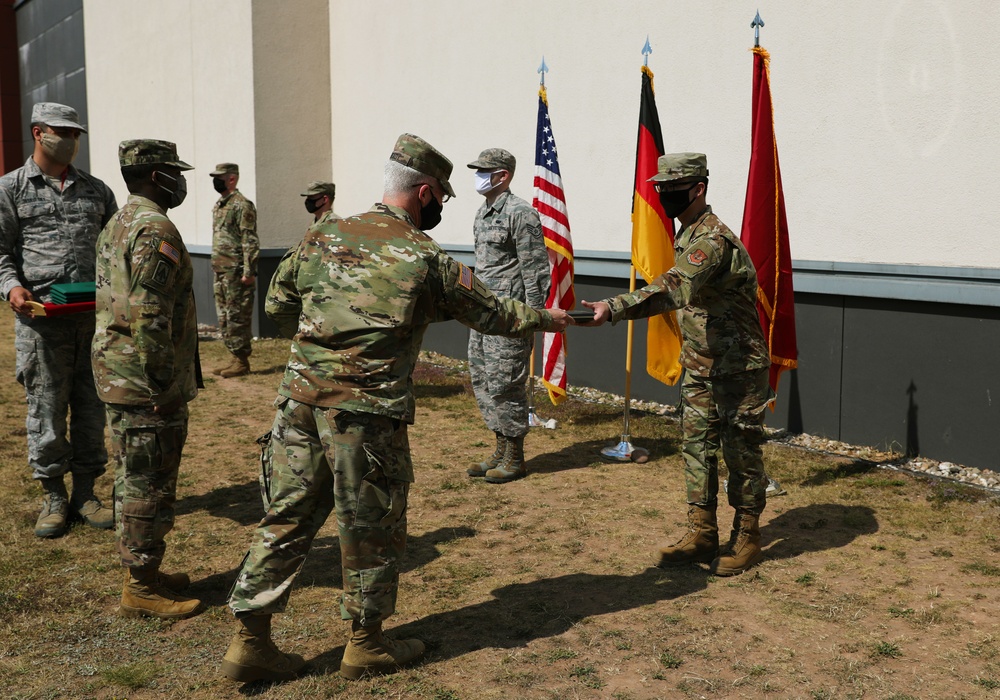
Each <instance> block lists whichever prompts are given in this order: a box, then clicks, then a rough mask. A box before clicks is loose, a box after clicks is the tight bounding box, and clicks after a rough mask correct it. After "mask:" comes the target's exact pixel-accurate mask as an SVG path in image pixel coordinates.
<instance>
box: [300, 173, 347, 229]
mask: <svg viewBox="0 0 1000 700" xmlns="http://www.w3.org/2000/svg"><path fill="white" fill-rule="evenodd" d="M336 194H337V186H336V185H335V184H333V183H332V182H320V181H319V180H314V181H312V182H310V183H309V185H308V186H307V187H306V191H305V192H303V193H302V196H303V197H305V198H306V199H305V204H306V211H307V212H309V213H310V214H312V215H313V223H314V224H318V223H319V222H320V220H323V221H326V220H328V219H339V218H340V217H339V216H337V215H336V214H335V213H334V211H333V198H334V196H335V195H336Z"/></svg>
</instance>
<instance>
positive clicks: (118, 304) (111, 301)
mask: <svg viewBox="0 0 1000 700" xmlns="http://www.w3.org/2000/svg"><path fill="white" fill-rule="evenodd" d="M118 162H119V164H120V165H121V170H122V177H123V178H124V180H125V185H126V186H127V187H128V191H129V193H130V194H129V198H128V201H127V202H126V203H125V206H124V207H122V208H121V210H120V211H119V212H118V213H117V214H116V215H115V217H114V218H113V219H112V220H111V221H110V223H108V225H107V226H106V227H105V228H104V230H103V231H101V235H100V237H99V238H98V240H97V333H96V335H94V343H93V352H92V359H93V364H94V378H95V380H96V382H97V390H98V394H99V395H100V397H101V400H102V401H104V402H105V408H106V412H107V418H108V428H109V430H110V432H111V447H112V451H113V453H114V456H115V505H116V513H117V516H118V522H117V539H118V553H119V555H120V557H121V562H122V566H123V567H125V568H126V569H127V571H128V573H127V574H126V576H125V586H124V588H123V589H122V601H121V614H122V615H126V616H135V615H147V616H150V617H159V618H165V619H168V618H182V617H189V616H191V615H193V614H194V613H195V612H196V611H197V608H198V605H199V601H198V600H196V599H194V598H185V597H184V596H181V595H178V594H177V591H179V590H182V589H184V588H186V587H187V585H188V583H189V582H190V580H189V578H188V575H187V574H183V573H179V574H164V573H161V572H160V563H161V562H162V561H163V553H164V551H165V550H166V544H165V543H164V541H163V540H164V537H165V536H166V534H167V533H168V532H170V530H171V528H173V525H174V499H175V496H176V493H177V470H178V467H179V466H180V461H181V451H182V450H183V448H184V441H185V439H186V438H187V425H188V407H187V404H188V402H189V401H191V400H192V399H193V398H194V397H195V395H196V394H197V393H198V388H197V370H196V367H195V357H196V352H197V347H198V323H197V318H196V314H195V307H194V293H193V292H192V289H191V281H192V277H193V273H192V270H191V258H190V256H189V255H188V251H187V248H186V247H185V246H184V240H183V239H182V238H181V235H180V233H178V231H177V228H176V227H175V226H174V224H173V223H172V222H171V221H170V219H168V218H167V210H168V209H173V208H176V207H179V206H180V205H181V202H183V201H184V197H185V195H187V183H186V181H185V180H184V175H182V174H181V171H183V170H191V166H190V165H188V164H187V163H185V162H183V161H182V160H180V159H179V158H178V157H177V147H176V146H175V145H174V144H172V143H170V142H168V141H155V140H152V139H138V140H131V141H122V142H121V144H120V145H119V146H118Z"/></svg>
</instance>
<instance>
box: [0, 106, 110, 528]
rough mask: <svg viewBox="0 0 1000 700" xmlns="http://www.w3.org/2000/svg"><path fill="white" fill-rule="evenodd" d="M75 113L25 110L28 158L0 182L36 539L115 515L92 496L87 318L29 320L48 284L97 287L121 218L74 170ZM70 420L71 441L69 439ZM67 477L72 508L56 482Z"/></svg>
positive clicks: (103, 457) (90, 320)
mask: <svg viewBox="0 0 1000 700" xmlns="http://www.w3.org/2000/svg"><path fill="white" fill-rule="evenodd" d="M79 119H80V118H79V116H77V113H76V110H74V109H72V108H71V107H67V106H66V105H61V104H56V103H54V102H39V103H38V104H36V105H35V106H34V107H33V108H32V110H31V135H32V138H33V139H34V143H35V146H34V151H33V153H32V155H31V157H30V158H28V160H27V162H26V163H25V164H24V165H23V166H22V167H20V168H18V169H17V170H14V171H12V172H9V173H7V174H6V175H4V176H3V177H2V178H0V296H2V297H3V298H4V299H5V300H7V301H8V302H9V303H10V307H11V309H13V310H14V312H15V313H16V314H17V316H16V320H15V323H14V331H15V338H14V346H15V351H16V357H17V381H18V382H20V383H21V384H22V385H23V386H24V393H25V397H26V398H27V403H28V416H27V435H28V464H29V466H30V467H31V470H32V476H33V478H35V479H37V480H39V481H40V482H41V484H42V488H43V489H44V492H45V497H44V501H43V503H42V509H41V512H40V513H39V516H38V521H37V523H36V524H35V534H36V535H38V536H39V537H58V536H60V535H62V534H63V533H64V532H65V531H66V522H67V516H68V515H69V511H70V510H72V511H73V512H74V513H75V514H76V515H78V516H79V517H81V518H82V519H83V520H84V521H86V522H87V523H88V524H90V525H92V526H94V527H99V528H105V529H106V528H110V527H111V526H112V525H113V523H114V520H113V516H112V512H111V509H110V508H105V507H104V506H103V504H102V503H101V501H100V499H98V498H97V497H96V496H95V495H94V480H95V479H96V478H97V477H98V476H100V475H101V474H103V473H104V470H105V464H106V462H107V460H108V454H107V450H106V449H105V446H104V411H103V407H102V405H101V402H100V401H99V400H98V398H97V394H96V393H95V391H94V377H93V374H92V373H91V369H90V341H91V338H93V336H94V314H93V313H91V312H87V313H79V314H73V315H67V316H60V317H52V318H49V317H43V316H38V317H34V316H33V315H32V311H31V307H30V306H29V305H28V302H32V301H34V302H41V303H45V302H50V301H51V300H52V299H51V289H52V285H53V284H61V283H67V282H91V281H93V280H94V243H95V241H96V240H97V234H98V233H99V232H100V230H101V227H102V226H104V224H105V223H107V221H108V219H110V218H111V216H112V215H113V214H114V213H115V211H116V210H117V209H118V205H117V204H116V203H115V196H114V195H113V194H112V193H111V190H110V189H109V188H108V186H107V185H105V184H104V183H103V182H101V181H100V180H98V179H97V178H96V177H93V176H92V175H89V174H87V173H85V172H83V171H81V170H77V169H76V168H74V167H73V166H72V165H71V162H72V161H73V159H74V157H75V156H76V152H77V148H78V147H79V139H80V133H81V132H85V131H86V130H85V129H84V128H83V127H82V126H81V125H80V124H79ZM67 413H69V422H70V426H69V439H67V430H66V429H67ZM67 471H69V472H71V473H72V475H73V496H72V499H71V500H69V496H68V493H67V491H66V484H65V483H64V481H63V476H64V475H65V474H66V472H67Z"/></svg>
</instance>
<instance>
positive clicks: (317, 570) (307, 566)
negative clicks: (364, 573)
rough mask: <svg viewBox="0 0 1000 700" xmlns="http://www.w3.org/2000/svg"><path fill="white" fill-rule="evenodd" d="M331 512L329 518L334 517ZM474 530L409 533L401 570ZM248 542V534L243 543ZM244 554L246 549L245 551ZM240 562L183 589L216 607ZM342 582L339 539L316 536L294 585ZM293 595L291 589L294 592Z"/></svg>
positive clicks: (425, 561) (225, 596)
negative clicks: (410, 535) (415, 534)
mask: <svg viewBox="0 0 1000 700" xmlns="http://www.w3.org/2000/svg"><path fill="white" fill-rule="evenodd" d="M334 517H335V516H334V515H333V514H331V515H330V518H331V519H332V518H334ZM475 535H476V531H475V530H473V529H472V528H471V527H443V528H440V529H438V530H434V531H433V532H426V533H424V534H422V535H418V536H416V537H408V538H407V543H406V554H405V555H404V556H403V561H402V563H401V565H400V567H399V572H400V574H406V573H407V572H409V571H413V570H414V569H419V568H420V567H422V566H425V565H427V564H429V563H431V562H432V561H434V560H435V559H437V558H438V557H440V556H441V554H442V552H441V549H440V547H439V545H442V544H447V543H449V542H454V541H455V540H459V539H466V538H469V537H475ZM249 545H250V537H249V535H248V537H247V542H246V546H247V547H249ZM244 554H245V551H244ZM239 564H240V565H239V566H237V567H235V568H233V569H230V570H229V571H225V572H220V573H218V574H213V575H212V576H208V577H206V578H203V579H200V580H197V581H193V582H192V583H191V587H190V588H189V589H188V590H187V591H186V593H188V594H190V595H192V596H195V597H197V598H201V600H202V601H203V602H204V603H205V605H207V606H209V607H218V606H223V605H225V604H226V603H227V602H228V600H229V591H230V589H231V588H232V586H233V582H234V581H235V580H236V576H237V575H239V572H240V569H241V568H242V561H241V562H239ZM343 585H344V579H343V575H342V571H341V559H340V539H339V538H338V537H336V536H335V535H327V536H324V537H317V538H316V539H314V540H313V543H312V546H311V547H310V549H309V556H307V557H306V561H305V563H304V564H303V565H302V571H300V572H299V575H298V577H297V578H296V579H295V585H294V588H304V587H320V588H336V589H340V588H342V587H343ZM292 595H294V592H293V594H292ZM334 604H336V600H335V599H334V598H331V605H334Z"/></svg>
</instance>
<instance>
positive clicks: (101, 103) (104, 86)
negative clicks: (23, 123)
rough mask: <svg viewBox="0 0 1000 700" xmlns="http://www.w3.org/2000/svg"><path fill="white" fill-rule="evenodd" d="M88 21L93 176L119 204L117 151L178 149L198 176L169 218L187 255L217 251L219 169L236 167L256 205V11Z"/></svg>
mask: <svg viewBox="0 0 1000 700" xmlns="http://www.w3.org/2000/svg"><path fill="white" fill-rule="evenodd" d="M83 17H84V35H85V41H86V51H87V102H88V108H89V110H90V121H91V127H92V128H91V133H90V136H89V138H90V149H91V167H92V169H93V172H94V174H95V175H97V176H98V177H101V178H102V179H104V180H105V181H106V182H107V183H108V185H110V186H111V188H112V189H113V190H114V191H115V196H116V197H117V198H118V202H119V204H122V203H124V201H125V199H126V197H127V196H128V192H127V190H126V189H125V185H124V183H123V182H122V179H121V174H120V171H119V169H118V143H119V142H120V141H122V140H124V139H130V138H160V139H165V140H168V141H173V142H175V143H176V144H177V149H178V152H179V154H180V157H181V158H182V159H183V160H185V161H187V162H188V163H190V164H191V165H193V166H194V167H195V170H192V171H190V172H188V173H187V180H188V197H187V199H186V200H185V202H184V204H182V205H181V206H180V207H178V208H177V209H176V210H173V211H171V213H170V217H171V219H172V220H173V221H174V222H175V223H176V224H177V227H178V229H179V230H180V232H181V234H182V235H183V236H184V239H185V241H187V242H188V244H189V245H190V244H194V245H198V244H201V245H211V242H212V205H213V204H214V203H215V201H216V199H217V198H218V194H217V193H216V192H215V190H214V189H212V182H211V179H210V178H209V176H208V173H209V172H210V171H211V170H212V169H213V168H214V166H215V164H216V163H219V162H222V161H233V162H236V163H239V165H240V184H239V187H240V190H241V191H242V192H243V193H244V194H246V195H247V196H248V197H250V198H251V199H254V200H256V198H257V178H256V175H255V170H256V168H255V163H256V143H255V136H254V99H253V73H252V71H251V70H250V66H251V65H252V62H253V44H252V41H251V40H252V32H251V12H250V5H249V4H248V3H247V2H245V1H244V0H213V1H212V2H201V1H200V0H169V2H134V1H132V0H84V4H83Z"/></svg>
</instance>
